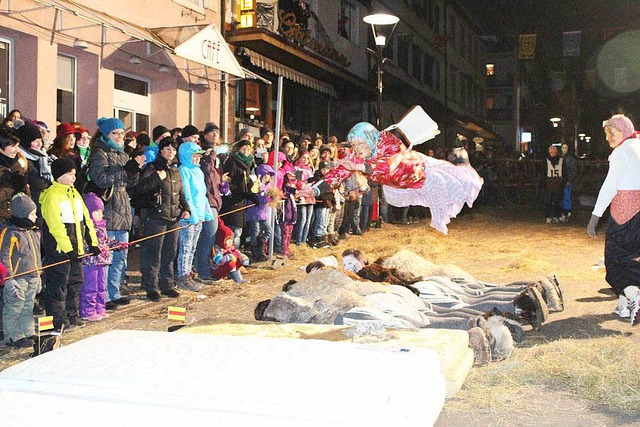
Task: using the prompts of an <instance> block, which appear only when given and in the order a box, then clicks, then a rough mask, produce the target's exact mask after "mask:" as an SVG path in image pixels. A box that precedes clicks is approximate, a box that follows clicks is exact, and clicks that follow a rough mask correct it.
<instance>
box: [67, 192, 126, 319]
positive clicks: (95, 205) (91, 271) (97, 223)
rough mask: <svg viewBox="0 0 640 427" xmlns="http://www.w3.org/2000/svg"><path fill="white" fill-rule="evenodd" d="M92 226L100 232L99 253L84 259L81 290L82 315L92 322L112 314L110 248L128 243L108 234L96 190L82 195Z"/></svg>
mask: <svg viewBox="0 0 640 427" xmlns="http://www.w3.org/2000/svg"><path fill="white" fill-rule="evenodd" d="M83 198H84V204H85V205H86V206H87V210H88V211H89V215H90V216H91V219H92V221H93V226H94V227H95V229H96V234H97V235H98V247H99V248H100V255H98V256H90V257H85V258H83V259H82V263H83V269H84V284H83V285H82V289H81V291H80V307H79V311H80V318H81V319H83V320H88V321H90V322H96V321H99V320H102V319H105V318H107V317H109V315H108V314H107V313H106V308H105V305H106V301H105V299H106V295H107V271H108V270H109V265H110V264H111V251H109V248H114V247H118V250H119V249H124V248H126V247H127V243H122V242H118V241H117V240H112V239H109V237H108V236H107V221H106V220H104V219H103V218H102V213H103V211H104V203H103V201H102V199H101V198H100V197H98V196H97V195H95V194H94V193H87V194H85V195H84V196H83Z"/></svg>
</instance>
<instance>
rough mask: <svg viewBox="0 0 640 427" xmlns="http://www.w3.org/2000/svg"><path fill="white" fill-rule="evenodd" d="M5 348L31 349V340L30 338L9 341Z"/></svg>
mask: <svg viewBox="0 0 640 427" xmlns="http://www.w3.org/2000/svg"><path fill="white" fill-rule="evenodd" d="M7 346H9V347H13V348H33V340H32V339H31V338H27V337H25V338H20V339H19V340H18V341H13V340H9V342H8V343H7Z"/></svg>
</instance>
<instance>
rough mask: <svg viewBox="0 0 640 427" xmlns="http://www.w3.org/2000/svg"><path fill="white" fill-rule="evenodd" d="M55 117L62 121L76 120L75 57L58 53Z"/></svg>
mask: <svg viewBox="0 0 640 427" xmlns="http://www.w3.org/2000/svg"><path fill="white" fill-rule="evenodd" d="M57 89H58V90H57V101H56V102H57V103H56V119H57V120H60V121H61V122H62V123H70V122H75V121H76V59H75V58H72V57H70V56H64V55H58V86H57Z"/></svg>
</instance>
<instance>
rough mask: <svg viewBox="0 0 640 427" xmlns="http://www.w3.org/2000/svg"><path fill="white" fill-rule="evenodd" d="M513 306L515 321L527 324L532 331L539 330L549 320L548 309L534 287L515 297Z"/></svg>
mask: <svg viewBox="0 0 640 427" xmlns="http://www.w3.org/2000/svg"><path fill="white" fill-rule="evenodd" d="M513 304H514V306H515V315H516V320H518V321H521V320H522V321H525V322H527V323H529V324H530V325H531V327H532V328H533V330H534V331H538V330H540V326H542V324H543V323H544V322H546V321H547V319H548V318H549V308H548V307H547V304H546V303H545V302H544V298H543V297H542V294H541V293H540V291H539V290H538V289H537V288H535V287H532V288H528V289H527V290H525V291H523V292H522V293H521V294H520V295H518V296H517V297H516V299H515V300H514V301H513Z"/></svg>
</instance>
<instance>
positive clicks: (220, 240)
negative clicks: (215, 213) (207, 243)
mask: <svg viewBox="0 0 640 427" xmlns="http://www.w3.org/2000/svg"><path fill="white" fill-rule="evenodd" d="M229 237H233V231H232V230H231V229H230V228H229V227H227V226H226V225H224V222H223V221H222V219H221V218H220V217H218V232H217V233H216V245H218V247H220V248H224V241H225V240H227V239H228V238H229Z"/></svg>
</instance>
